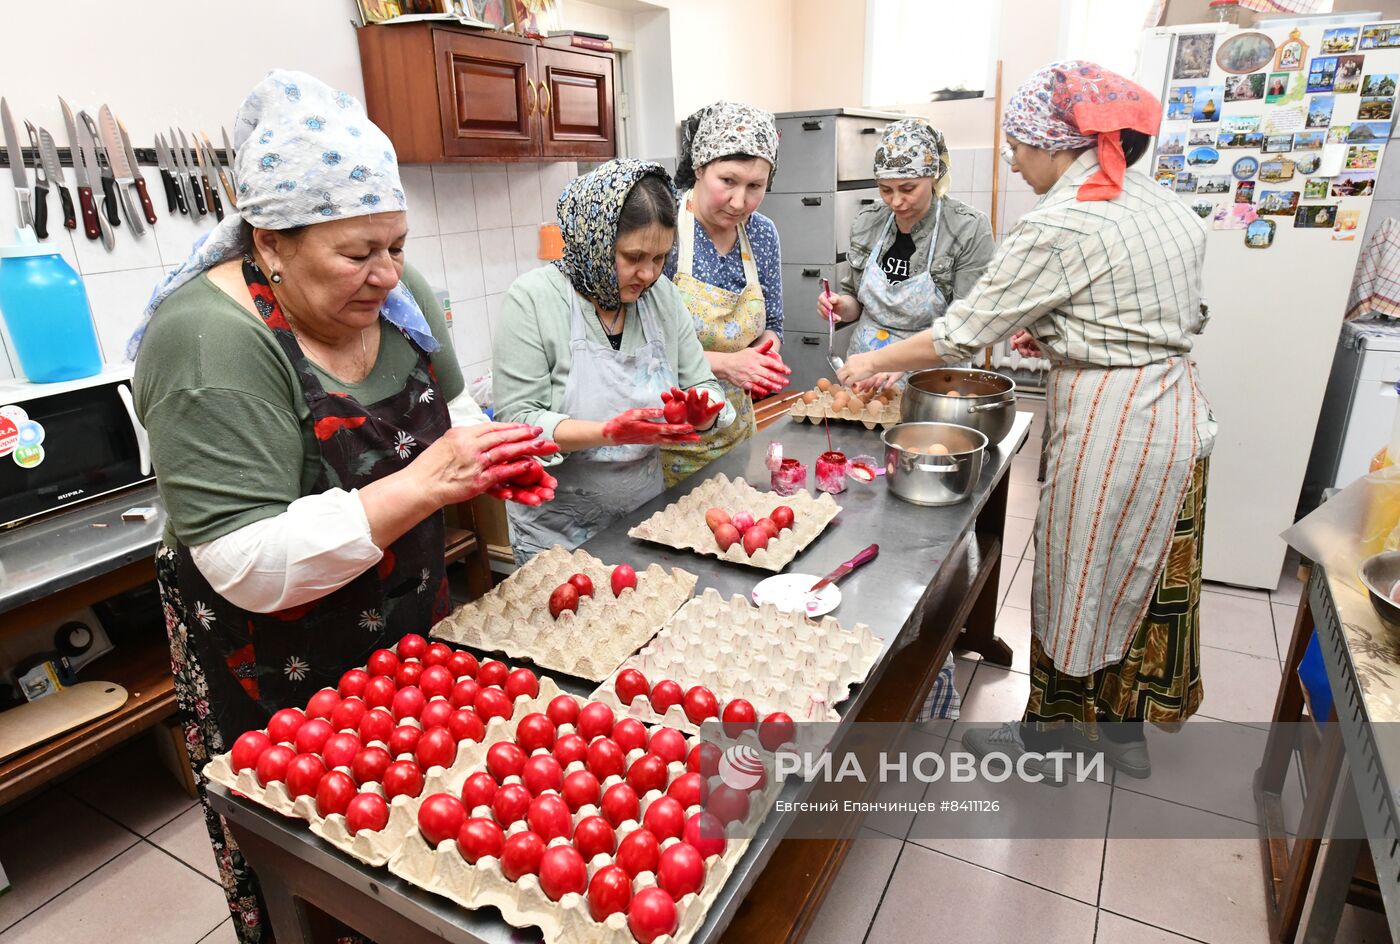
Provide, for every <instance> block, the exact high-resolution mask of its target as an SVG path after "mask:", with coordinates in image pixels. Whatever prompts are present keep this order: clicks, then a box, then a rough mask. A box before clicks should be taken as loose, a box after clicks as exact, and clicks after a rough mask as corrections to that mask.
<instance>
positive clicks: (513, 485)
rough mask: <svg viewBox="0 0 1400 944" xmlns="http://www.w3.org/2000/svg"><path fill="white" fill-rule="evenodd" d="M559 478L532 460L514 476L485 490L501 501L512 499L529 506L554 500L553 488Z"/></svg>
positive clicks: (555, 486) (557, 485) (556, 485)
mask: <svg viewBox="0 0 1400 944" xmlns="http://www.w3.org/2000/svg"><path fill="white" fill-rule="evenodd" d="M558 487H559V480H558V479H556V478H555V477H554V476H552V475H550V474H549V473H548V472H546V471H545V469H544V466H542V465H540V464H539V463H538V462H532V463H530V465H529V466H527V467H526V469H525V471H523V472H521V473H520V474H519V475H517V476H516V477H515V478H513V479H511V480H510V481H508V482H502V483H501V484H500V485H497V486H496V487H495V488H493V489H491V490H490V491H489V492H487V494H488V495H492V496H494V497H496V498H499V499H500V500H501V501H513V502H516V503H517V504H520V505H529V506H531V507H534V506H537V505H542V504H544V503H545V502H547V501H553V500H554V490H555V489H556V488H558Z"/></svg>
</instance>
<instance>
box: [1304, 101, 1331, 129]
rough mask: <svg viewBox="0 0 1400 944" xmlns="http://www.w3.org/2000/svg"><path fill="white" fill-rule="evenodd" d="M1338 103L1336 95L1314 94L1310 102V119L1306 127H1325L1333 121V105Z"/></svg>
mask: <svg viewBox="0 0 1400 944" xmlns="http://www.w3.org/2000/svg"><path fill="white" fill-rule="evenodd" d="M1336 103H1337V96H1335V95H1314V96H1313V97H1312V101H1310V102H1308V120H1307V123H1306V125H1305V127H1308V128H1325V127H1327V126H1328V125H1330V124H1331V123H1332V106H1333V105H1335V104H1336Z"/></svg>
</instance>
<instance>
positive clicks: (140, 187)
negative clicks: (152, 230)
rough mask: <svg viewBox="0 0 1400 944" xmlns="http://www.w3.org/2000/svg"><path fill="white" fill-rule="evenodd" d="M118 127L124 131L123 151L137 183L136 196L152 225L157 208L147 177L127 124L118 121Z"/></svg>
mask: <svg viewBox="0 0 1400 944" xmlns="http://www.w3.org/2000/svg"><path fill="white" fill-rule="evenodd" d="M117 129H118V130H119V131H121V133H122V151H124V152H125V153H126V162H127V164H128V165H129V166H130V167H131V172H132V174H133V175H134V176H133V178H132V180H133V182H134V183H135V184H136V196H137V198H138V199H140V201H141V212H143V213H145V214H146V222H147V223H150V224H151V225H152V226H154V225H155V222H156V208H155V207H153V206H151V194H150V192H149V191H147V190H146V178H145V176H143V175H142V173H141V168H140V166H139V165H138V164H137V163H136V149H135V148H133V147H132V146H131V135H129V134H127V133H126V125H124V124H122V123H121V122H120V121H119V122H117Z"/></svg>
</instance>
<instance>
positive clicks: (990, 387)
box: [899, 367, 1016, 444]
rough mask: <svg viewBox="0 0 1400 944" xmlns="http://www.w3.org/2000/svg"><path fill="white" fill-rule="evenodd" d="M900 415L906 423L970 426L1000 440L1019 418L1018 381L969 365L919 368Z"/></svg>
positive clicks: (912, 376)
mask: <svg viewBox="0 0 1400 944" xmlns="http://www.w3.org/2000/svg"><path fill="white" fill-rule="evenodd" d="M953 393H956V394H957V396H952V395H951V394H953ZM899 418H900V421H901V422H905V423H953V424H956V425H958V426H968V427H971V428H972V429H975V430H977V431H978V432H980V433H982V434H983V435H985V436H986V437H987V439H988V440H989V441H990V442H992V443H994V444H995V443H999V442H1001V441H1002V440H1003V439H1005V438H1006V434H1007V433H1009V432H1011V425H1012V424H1013V423H1014V422H1015V421H1016V382H1015V381H1013V380H1012V379H1011V378H1009V377H1004V376H1002V375H1001V374H998V373H995V372H993V371H990V370H974V369H971V368H966V367H935V368H933V369H931V370H920V371H916V372H915V373H913V374H910V375H909V380H908V383H907V384H906V385H905V387H904V396H903V398H902V400H901V406H900V410H899Z"/></svg>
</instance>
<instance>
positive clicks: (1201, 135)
mask: <svg viewBox="0 0 1400 944" xmlns="http://www.w3.org/2000/svg"><path fill="white" fill-rule="evenodd" d="M1186 144H1187V146H1188V147H1197V146H1198V145H1204V146H1205V147H1212V146H1214V144H1215V129H1214V128H1194V127H1193V128H1192V129H1191V133H1190V134H1188V135H1187V136H1186Z"/></svg>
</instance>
